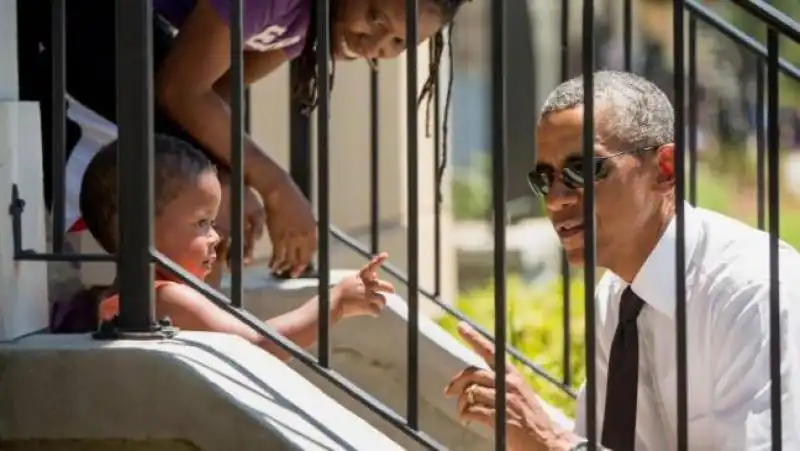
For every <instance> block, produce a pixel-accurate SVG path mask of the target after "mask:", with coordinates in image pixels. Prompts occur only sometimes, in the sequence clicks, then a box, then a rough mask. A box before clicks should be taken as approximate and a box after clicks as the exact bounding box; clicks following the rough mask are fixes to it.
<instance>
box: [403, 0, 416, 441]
mask: <svg viewBox="0 0 800 451" xmlns="http://www.w3.org/2000/svg"><path fill="white" fill-rule="evenodd" d="M418 14H419V5H418V0H406V43H407V49H406V137H407V138H406V139H407V140H408V148H407V150H406V151H407V155H406V159H407V163H406V166H407V171H408V186H407V197H408V243H407V244H408V247H407V253H408V362H407V365H408V381H407V382H408V389H407V393H406V395H407V397H408V399H407V402H406V418H407V420H408V424H409V426H410V427H411V428H413V429H419V189H418V188H419V187H418V186H417V177H418V175H419V172H418V171H419V158H418V156H419V155H418V151H419V148H418V147H419V142H418V140H419V134H418V130H417V129H418V127H417V125H418V124H417V84H418V83H417V43H418V42H419V38H418V36H419V30H418V26H419V17H418Z"/></svg>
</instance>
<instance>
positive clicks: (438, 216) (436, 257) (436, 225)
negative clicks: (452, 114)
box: [428, 31, 453, 298]
mask: <svg viewBox="0 0 800 451" xmlns="http://www.w3.org/2000/svg"><path fill="white" fill-rule="evenodd" d="M442 34H443V35H444V36H447V37H446V38H445V39H449V36H450V34H449V32H448V33H445V32H444V31H442ZM447 45H450V42H447ZM433 48H434V43H433V40H431V41H430V45H429V46H428V52H430V54H431V55H432V54H433ZM448 64H453V61H449V62H448ZM448 70H450V71H452V67H451V68H449V69H448ZM433 76H434V77H437V80H436V84H434V90H433V268H434V269H433V271H434V274H433V294H434V296H436V297H437V298H438V297H439V296H441V295H442V186H443V185H444V180H439V166H440V165H441V164H442V154H441V152H442V133H441V122H442V110H441V108H442V98H441V90H440V89H439V81H440V80H441V76H440V74H439V73H436V74H434V75H433ZM442 179H444V174H442Z"/></svg>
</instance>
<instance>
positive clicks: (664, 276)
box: [631, 202, 703, 318]
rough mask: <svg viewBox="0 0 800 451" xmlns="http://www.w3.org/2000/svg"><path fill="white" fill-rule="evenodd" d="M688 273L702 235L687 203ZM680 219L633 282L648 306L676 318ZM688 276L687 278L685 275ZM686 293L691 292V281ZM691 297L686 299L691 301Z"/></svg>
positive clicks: (686, 240)
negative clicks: (678, 228)
mask: <svg viewBox="0 0 800 451" xmlns="http://www.w3.org/2000/svg"><path fill="white" fill-rule="evenodd" d="M684 205H685V206H684V216H683V217H684V225H685V237H686V238H685V243H684V244H685V245H686V260H685V263H686V271H687V272H688V270H689V266H690V265H689V263H690V262H691V260H692V256H693V255H694V251H695V249H696V248H697V244H698V242H699V241H700V239H701V236H702V233H703V224H702V218H700V217H698V215H697V212H696V210H695V209H694V207H692V206H691V205H690V204H689V203H688V202H686V203H685V204H684ZM676 222H677V217H673V218H672V220H671V221H670V223H669V225H668V226H667V229H666V230H665V231H664V234H663V235H661V238H660V239H659V240H658V243H656V246H655V248H653V251H652V252H651V253H650V255H649V256H648V257H647V260H645V262H644V265H642V268H641V269H639V272H638V273H637V274H636V277H634V279H633V283H631V289H632V290H633V292H634V293H636V294H637V295H638V296H639V297H641V298H642V299H643V300H644V301H645V302H646V303H647V304H648V305H650V306H651V307H653V308H655V309H656V310H658V311H660V312H661V313H663V314H665V315H667V316H668V317H670V318H673V317H674V315H675V301H676V295H675V294H676V287H675V282H676V275H675V269H676V268H675V251H676V249H677V246H676V243H677V239H678V234H677V230H676V229H677V224H676ZM684 277H685V275H684ZM684 280H686V281H687V286H686V290H687V292H688V291H689V288H690V287H689V286H688V281H689V279H688V278H684ZM689 298H690V296H686V299H689Z"/></svg>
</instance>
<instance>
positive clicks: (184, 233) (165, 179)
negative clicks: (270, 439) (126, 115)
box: [80, 135, 394, 359]
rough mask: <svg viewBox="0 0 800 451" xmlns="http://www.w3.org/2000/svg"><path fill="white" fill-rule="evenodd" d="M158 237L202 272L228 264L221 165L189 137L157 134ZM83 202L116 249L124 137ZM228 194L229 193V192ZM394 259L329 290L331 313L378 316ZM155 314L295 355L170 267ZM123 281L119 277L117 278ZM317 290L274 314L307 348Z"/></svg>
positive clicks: (104, 310)
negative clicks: (384, 275) (383, 273)
mask: <svg viewBox="0 0 800 451" xmlns="http://www.w3.org/2000/svg"><path fill="white" fill-rule="evenodd" d="M153 166H154V173H155V180H154V183H155V196H154V197H155V206H154V210H155V215H154V216H155V217H154V220H155V222H154V245H155V247H156V249H158V250H159V251H160V252H161V253H163V254H164V255H165V256H167V257H169V258H170V259H172V260H173V261H174V262H175V263H177V264H179V265H180V266H181V267H182V268H183V269H185V270H186V271H188V272H189V273H191V274H193V275H195V276H196V277H198V278H200V279H205V278H206V277H207V276H208V275H209V274H210V273H211V272H212V271H214V272H217V271H218V270H219V268H220V267H221V265H223V264H224V263H225V262H224V258H219V259H218V258H217V257H218V255H219V256H222V255H225V254H226V252H225V250H226V244H227V243H223V242H221V241H220V236H219V234H218V233H217V231H216V230H215V228H214V221H215V219H216V218H217V215H218V212H219V209H220V203H221V199H222V198H223V188H222V186H221V185H220V182H219V178H218V174H217V170H216V167H215V166H214V165H213V164H212V163H211V161H210V160H209V159H208V158H207V157H206V156H205V155H204V154H203V153H202V152H200V151H199V150H198V149H196V148H194V147H193V146H191V145H190V144H188V143H186V142H185V141H182V140H179V139H177V138H173V137H170V136H165V135H156V136H155V149H154V164H153ZM80 193H81V194H80V209H81V214H82V216H83V220H84V222H85V223H86V227H87V229H88V230H89V231H90V233H91V234H92V235H93V236H94V238H95V239H96V240H97V242H98V243H99V244H100V245H101V246H102V247H103V248H104V249H105V250H106V251H107V252H109V253H115V252H116V250H117V243H118V240H117V236H118V234H117V224H118V215H117V213H118V208H119V196H118V190H117V145H116V142H112V143H111V144H109V145H108V146H106V147H105V148H103V149H102V150H101V151H100V152H99V153H98V154H97V155H96V156H95V157H94V158H93V159H92V161H91V163H90V164H89V166H88V167H87V169H86V172H85V174H84V178H83V183H82V186H81V191H80ZM225 197H227V196H225ZM386 259H387V255H386V254H385V253H384V254H381V255H378V256H376V257H375V258H373V259H372V261H370V262H369V263H368V264H367V265H366V266H364V267H363V268H362V269H361V270H360V271H359V272H358V273H357V274H355V275H352V276H349V277H348V278H346V279H345V280H343V281H342V282H341V283H339V284H338V285H337V286H336V287H334V288H333V289H332V291H331V294H330V312H329V314H330V321H331V324H332V325H333V324H335V323H337V322H338V321H340V320H342V319H344V318H348V317H352V316H359V315H370V316H376V315H378V314H379V313H380V311H381V309H382V308H383V306H384V305H385V303H386V301H385V299H384V297H383V295H382V293H390V292H393V291H394V290H393V287H392V285H391V284H390V283H388V282H386V281H383V280H380V279H378V274H377V271H378V270H379V269H380V266H381V265H382V264H383V262H385V261H386ZM155 279H156V280H155V302H156V314H157V317H159V318H161V317H164V316H168V317H170V318H171V319H172V322H173V324H174V325H175V326H177V327H178V328H180V329H182V330H203V331H214V332H225V333H230V334H234V335H238V336H240V337H243V338H245V339H247V340H248V341H250V342H252V343H254V344H256V345H258V346H261V347H262V348H264V349H266V350H267V351H269V352H271V353H273V354H275V355H277V356H278V357H280V358H283V359H288V358H289V355H288V354H287V353H286V352H285V351H283V350H282V349H281V348H280V347H279V346H278V345H276V344H275V343H273V342H272V341H271V340H269V339H267V338H265V337H263V336H262V335H261V334H260V333H258V332H256V331H254V330H252V329H251V328H250V327H248V326H246V325H245V324H243V323H241V322H240V321H238V320H237V319H235V318H234V317H233V316H231V315H230V314H228V313H227V312H225V311H224V310H222V309H220V308H219V307H217V306H216V305H215V304H214V303H213V302H211V301H210V300H208V299H207V298H205V297H204V296H203V295H202V294H200V293H199V292H197V291H196V290H194V289H193V288H192V287H190V286H188V285H186V284H183V283H181V282H180V281H179V280H178V279H176V278H175V277H172V276H171V275H169V274H166V273H165V272H164V271H159V270H158V269H157V270H156V277H155ZM115 285H116V284H115ZM115 291H116V287H115V286H112V287H111V288H110V290H109V291H108V292H107V293H105V295H104V296H102V297H101V299H102V300H101V301H100V303H99V314H98V316H99V319H100V320H109V319H111V318H113V317H114V316H115V315H116V314H117V312H118V309H119V298H118V296H117V295H116V294H115ZM318 314H319V305H318V300H317V298H316V297H315V298H313V299H311V300H309V301H308V302H306V303H305V304H304V305H302V306H301V307H299V308H298V309H296V310H294V311H292V312H289V313H286V314H284V315H281V316H278V317H276V318H273V319H270V320H267V324H268V325H269V326H271V327H272V328H274V329H275V330H277V331H278V332H279V333H281V334H282V335H284V336H285V337H287V338H288V339H290V340H292V341H293V342H295V343H296V344H297V345H299V346H301V347H304V348H307V347H309V346H311V345H312V344H313V343H314V341H316V338H317V320H318Z"/></svg>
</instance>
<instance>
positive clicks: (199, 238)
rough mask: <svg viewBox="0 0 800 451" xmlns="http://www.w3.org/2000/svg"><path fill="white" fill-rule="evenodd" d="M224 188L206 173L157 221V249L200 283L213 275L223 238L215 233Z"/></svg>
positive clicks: (173, 201)
mask: <svg viewBox="0 0 800 451" xmlns="http://www.w3.org/2000/svg"><path fill="white" fill-rule="evenodd" d="M221 198H222V188H221V187H220V184H219V180H218V179H217V174H216V173H215V172H213V171H206V172H203V173H202V174H200V176H198V177H197V179H196V180H195V181H194V182H191V183H185V184H184V187H183V190H182V192H181V193H180V195H178V197H176V198H175V199H173V200H172V202H170V203H169V204H168V205H167V206H166V207H164V209H163V211H162V212H161V214H160V215H159V216H158V217H157V218H156V221H155V238H156V239H155V241H156V243H155V244H156V248H157V249H158V250H159V251H160V252H161V253H163V254H164V255H166V256H167V257H169V258H170V259H172V260H173V261H174V262H175V263H178V264H179V265H181V267H183V269H185V270H186V271H188V272H190V273H192V274H193V275H195V276H196V277H199V278H200V279H203V278H205V277H206V276H207V275H208V274H209V273H210V272H211V266H212V264H213V263H214V261H215V260H216V258H217V256H216V251H215V248H216V246H217V244H218V243H219V240H220V237H219V235H218V234H217V232H216V230H214V219H216V217H217V211H218V210H219V204H220V200H221Z"/></svg>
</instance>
